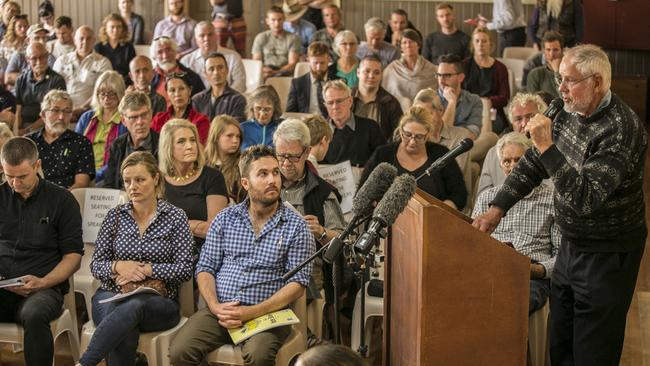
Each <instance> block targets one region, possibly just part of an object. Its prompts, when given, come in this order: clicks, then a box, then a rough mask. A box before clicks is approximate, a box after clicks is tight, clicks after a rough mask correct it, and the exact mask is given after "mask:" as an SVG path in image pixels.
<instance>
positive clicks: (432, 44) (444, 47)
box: [422, 30, 470, 65]
mask: <svg viewBox="0 0 650 366" xmlns="http://www.w3.org/2000/svg"><path fill="white" fill-rule="evenodd" d="M469 43H470V38H469V36H468V35H467V34H465V33H463V31H460V30H458V31H456V33H454V34H450V35H446V34H444V33H442V32H433V33H431V34H429V35H428V36H427V38H425V39H424V45H423V46H422V57H424V58H426V59H427V60H429V61H430V62H431V63H433V64H435V65H437V64H438V57H440V56H441V55H446V54H448V53H452V54H454V55H457V56H458V57H460V59H461V60H464V59H466V58H467V57H469V55H470V52H469Z"/></svg>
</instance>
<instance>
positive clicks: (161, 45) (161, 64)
mask: <svg viewBox="0 0 650 366" xmlns="http://www.w3.org/2000/svg"><path fill="white" fill-rule="evenodd" d="M151 55H152V57H153V61H155V63H156V68H155V69H154V76H153V79H151V90H153V91H155V92H156V93H158V94H160V95H162V96H163V97H164V98H165V100H166V101H167V104H169V96H168V95H167V91H166V90H165V78H166V77H167V74H171V73H179V72H184V73H185V75H186V76H185V77H186V78H187V80H188V82H189V84H190V86H191V87H192V96H194V95H196V94H198V93H200V92H202V91H203V90H205V86H204V85H203V81H202V80H201V77H200V76H199V74H197V73H195V72H194V71H192V69H190V68H188V67H186V66H185V65H183V64H182V63H180V62H178V61H177V57H178V52H177V46H176V42H175V41H174V40H173V39H171V38H169V37H160V38H158V39H157V40H155V41H153V42H152V43H151Z"/></svg>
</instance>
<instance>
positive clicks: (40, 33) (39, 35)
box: [4, 23, 56, 92]
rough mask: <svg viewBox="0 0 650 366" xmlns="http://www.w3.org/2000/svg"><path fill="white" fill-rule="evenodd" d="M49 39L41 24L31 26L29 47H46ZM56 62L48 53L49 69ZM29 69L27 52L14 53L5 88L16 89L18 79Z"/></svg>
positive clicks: (6, 71)
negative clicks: (39, 44) (38, 45)
mask: <svg viewBox="0 0 650 366" xmlns="http://www.w3.org/2000/svg"><path fill="white" fill-rule="evenodd" d="M48 39H49V33H48V32H47V30H46V29H45V28H44V27H43V25H42V24H40V23H36V24H33V25H31V26H30V27H29V29H28V30H27V46H29V44H31V43H42V44H43V45H45V44H47V41H48ZM46 48H47V47H46ZM55 61H56V59H55V58H54V56H52V55H50V54H49V51H48V55H47V65H48V66H49V67H52V66H54V62H55ZM29 68H31V66H30V64H29V62H27V58H26V57H25V50H20V51H17V52H14V53H13V54H12V55H11V57H10V58H9V62H8V63H7V68H6V69H5V70H4V71H5V75H4V76H5V77H4V80H5V86H6V87H8V88H10V89H11V88H12V87H14V86H15V84H16V80H17V79H18V77H19V76H20V74H22V72H23V71H25V70H26V69H29ZM14 92H15V91H14Z"/></svg>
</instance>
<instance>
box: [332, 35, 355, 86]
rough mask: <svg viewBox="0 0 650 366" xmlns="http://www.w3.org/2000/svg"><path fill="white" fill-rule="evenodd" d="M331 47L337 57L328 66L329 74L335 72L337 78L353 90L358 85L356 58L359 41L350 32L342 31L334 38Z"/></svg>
mask: <svg viewBox="0 0 650 366" xmlns="http://www.w3.org/2000/svg"><path fill="white" fill-rule="evenodd" d="M333 47H334V52H335V54H336V55H338V57H337V58H336V61H335V62H332V64H331V65H330V71H329V72H330V73H332V72H335V75H336V76H337V77H338V78H341V79H343V80H345V83H346V84H348V86H349V87H350V88H354V87H355V86H357V84H358V83H359V78H358V77H357V67H358V66H359V59H358V58H357V48H358V47H359V41H358V40H357V35H356V34H354V32H352V31H349V30H342V31H340V32H339V33H338V34H337V35H336V37H334V46H333ZM331 53H332V52H330V54H331Z"/></svg>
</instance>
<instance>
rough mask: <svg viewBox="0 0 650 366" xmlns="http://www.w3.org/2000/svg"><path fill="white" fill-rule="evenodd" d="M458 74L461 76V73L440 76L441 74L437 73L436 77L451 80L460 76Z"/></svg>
mask: <svg viewBox="0 0 650 366" xmlns="http://www.w3.org/2000/svg"><path fill="white" fill-rule="evenodd" d="M458 74H460V73H459V72H454V73H451V74H439V73H436V77H437V78H440V79H449V78H450V77H452V76H455V75H458Z"/></svg>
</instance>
